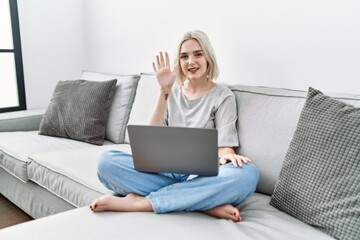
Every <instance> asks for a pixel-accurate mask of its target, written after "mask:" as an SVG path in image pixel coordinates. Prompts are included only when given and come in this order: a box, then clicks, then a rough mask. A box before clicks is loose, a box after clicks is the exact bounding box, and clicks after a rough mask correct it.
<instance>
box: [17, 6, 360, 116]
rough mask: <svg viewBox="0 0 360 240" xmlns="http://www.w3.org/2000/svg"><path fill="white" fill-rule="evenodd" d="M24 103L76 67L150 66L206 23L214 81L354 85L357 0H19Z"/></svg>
mask: <svg viewBox="0 0 360 240" xmlns="http://www.w3.org/2000/svg"><path fill="white" fill-rule="evenodd" d="M18 5H19V15H20V31H21V38H22V39H21V40H22V50H23V60H24V72H25V85H26V95H27V102H28V108H29V109H31V108H37V107H46V105H47V104H48V102H49V100H50V98H51V95H52V92H53V90H54V87H55V85H56V83H57V81H59V80H64V79H72V78H78V77H79V76H80V74H81V70H82V69H88V70H96V71H102V72H112V73H139V72H150V71H152V67H151V62H152V61H153V60H154V57H155V55H156V54H157V53H158V51H160V50H163V51H169V52H170V53H171V54H173V52H174V51H175V48H176V46H177V43H178V40H179V39H180V38H181V36H182V35H183V33H185V32H186V31H188V30H193V29H201V30H203V31H205V32H206V33H207V34H208V35H209V37H210V39H211V41H212V43H213V46H214V48H215V52H216V54H217V57H218V61H219V65H220V69H221V73H220V78H219V82H226V83H231V84H246V85H265V86H274V87H283V88H295V89H302V90H306V89H307V88H308V87H309V86H312V87H315V88H319V89H320V90H322V91H326V92H329V91H330V92H350V93H360V91H359V89H360V81H359V80H360V67H359V66H360V14H359V12H360V1H358V0H272V1H269V0H221V1H219V0H197V1H195V0H177V1H175V0H172V1H169V0H151V1H149V0H51V1H48V0H18Z"/></svg>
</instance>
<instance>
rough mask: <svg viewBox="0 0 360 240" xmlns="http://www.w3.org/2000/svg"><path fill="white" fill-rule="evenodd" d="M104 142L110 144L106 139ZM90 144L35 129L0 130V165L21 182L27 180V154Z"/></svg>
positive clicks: (82, 146)
mask: <svg viewBox="0 0 360 240" xmlns="http://www.w3.org/2000/svg"><path fill="white" fill-rule="evenodd" d="M104 144H112V143H111V142H109V141H106V142H105V143H104ZM89 146H92V145H91V144H89V143H84V142H80V141H76V140H70V139H65V138H57V137H50V136H42V135H39V134H38V132H37V131H29V132H1V133H0V166H1V167H2V168H4V169H5V170H6V171H8V172H9V173H10V174H12V175H14V176H15V177H17V178H18V179H20V180H21V181H23V182H26V181H27V180H28V176H27V164H28V162H29V159H28V156H30V155H32V154H36V153H41V152H51V151H55V150H60V149H79V148H84V147H89Z"/></svg>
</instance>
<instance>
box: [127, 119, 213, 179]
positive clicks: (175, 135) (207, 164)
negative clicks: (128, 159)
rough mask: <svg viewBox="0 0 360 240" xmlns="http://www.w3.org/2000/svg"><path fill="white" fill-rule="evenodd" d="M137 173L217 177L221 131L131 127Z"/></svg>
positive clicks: (129, 130)
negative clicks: (218, 137) (218, 134)
mask: <svg viewBox="0 0 360 240" xmlns="http://www.w3.org/2000/svg"><path fill="white" fill-rule="evenodd" d="M128 133H129V140H130V146H131V151H132V155H133V160H134V166H135V169H136V170H137V171H141V172H151V173H180V174H194V175H200V176H216V175H217V174H218V172H219V160H218V152H217V148H218V145H217V144H218V143H217V130H216V129H206V128H186V127H168V126H151V125H129V126H128Z"/></svg>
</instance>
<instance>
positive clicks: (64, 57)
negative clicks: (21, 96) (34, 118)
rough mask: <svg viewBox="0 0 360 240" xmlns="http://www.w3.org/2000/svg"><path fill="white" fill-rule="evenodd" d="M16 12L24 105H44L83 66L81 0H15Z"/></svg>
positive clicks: (78, 75)
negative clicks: (23, 81) (61, 84)
mask: <svg viewBox="0 0 360 240" xmlns="http://www.w3.org/2000/svg"><path fill="white" fill-rule="evenodd" d="M18 11H19V22H20V35H21V45H22V54H23V65H24V78H25V91H26V101H27V108H28V109H36V108H44V107H46V106H47V105H48V104H49V101H50V99H51V96H52V93H53V90H54V88H55V86H56V84H57V82H58V81H60V80H68V79H73V78H79V77H80V74H81V71H82V69H83V68H84V28H83V6H82V0H58V1H48V0H18Z"/></svg>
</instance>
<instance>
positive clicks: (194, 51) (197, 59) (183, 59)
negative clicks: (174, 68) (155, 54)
mask: <svg viewBox="0 0 360 240" xmlns="http://www.w3.org/2000/svg"><path fill="white" fill-rule="evenodd" d="M179 58H180V66H181V70H182V72H183V73H184V75H185V76H186V78H187V79H188V80H198V79H200V80H206V78H207V61H206V58H205V55H204V51H203V50H202V49H201V47H200V44H199V43H198V41H196V40H195V39H189V40H186V41H185V42H183V44H182V46H181V49H180V56H179Z"/></svg>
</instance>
